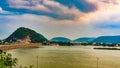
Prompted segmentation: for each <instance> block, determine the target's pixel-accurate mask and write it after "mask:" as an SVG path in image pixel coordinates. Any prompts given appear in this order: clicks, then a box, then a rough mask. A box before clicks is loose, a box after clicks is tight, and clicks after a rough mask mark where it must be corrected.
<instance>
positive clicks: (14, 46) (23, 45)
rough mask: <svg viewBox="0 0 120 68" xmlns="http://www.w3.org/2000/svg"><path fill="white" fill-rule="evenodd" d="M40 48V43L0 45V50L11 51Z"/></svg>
mask: <svg viewBox="0 0 120 68" xmlns="http://www.w3.org/2000/svg"><path fill="white" fill-rule="evenodd" d="M41 46H42V44H41V43H31V44H16V45H1V46H0V50H11V49H19V48H39V47H41Z"/></svg>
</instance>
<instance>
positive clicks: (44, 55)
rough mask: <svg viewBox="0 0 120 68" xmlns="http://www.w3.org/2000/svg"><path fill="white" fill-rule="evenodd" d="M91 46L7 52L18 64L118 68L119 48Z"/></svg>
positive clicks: (49, 47) (41, 66)
mask: <svg viewBox="0 0 120 68" xmlns="http://www.w3.org/2000/svg"><path fill="white" fill-rule="evenodd" d="M93 47H94V46H43V47H41V48H30V49H13V50H9V51H8V53H12V55H13V57H16V58H18V59H19V65H20V64H21V65H23V66H28V65H34V67H35V68H37V67H38V68H120V51H119V50H94V49H93ZM37 56H38V57H37Z"/></svg>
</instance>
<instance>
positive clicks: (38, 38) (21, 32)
mask: <svg viewBox="0 0 120 68" xmlns="http://www.w3.org/2000/svg"><path fill="white" fill-rule="evenodd" d="M27 35H29V36H30V39H31V42H32V43H39V42H40V43H41V42H44V41H47V39H46V38H45V37H44V36H43V35H41V34H39V33H37V32H35V31H34V30H31V29H28V28H24V27H20V28H18V29H17V30H16V31H15V32H14V33H13V34H11V35H10V36H9V37H8V38H7V39H6V41H8V42H10V41H11V40H12V41H16V40H17V39H24V38H25V37H26V36H27Z"/></svg>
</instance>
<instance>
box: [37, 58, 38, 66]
mask: <svg viewBox="0 0 120 68" xmlns="http://www.w3.org/2000/svg"><path fill="white" fill-rule="evenodd" d="M37 68H38V56H37Z"/></svg>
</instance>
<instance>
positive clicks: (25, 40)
mask: <svg viewBox="0 0 120 68" xmlns="http://www.w3.org/2000/svg"><path fill="white" fill-rule="evenodd" d="M17 42H18V43H24V44H30V43H31V39H30V35H27V36H26V37H25V38H24V39H17Z"/></svg>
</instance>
